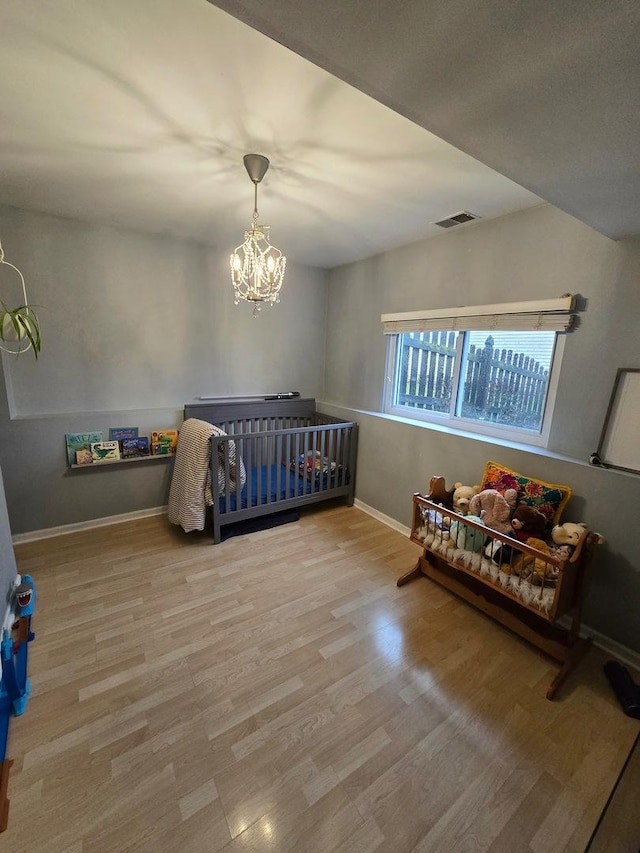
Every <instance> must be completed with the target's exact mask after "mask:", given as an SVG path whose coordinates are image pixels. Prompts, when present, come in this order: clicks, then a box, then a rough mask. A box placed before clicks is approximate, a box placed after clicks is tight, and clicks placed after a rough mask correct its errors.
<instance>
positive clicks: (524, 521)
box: [511, 503, 547, 542]
mask: <svg viewBox="0 0 640 853" xmlns="http://www.w3.org/2000/svg"><path fill="white" fill-rule="evenodd" d="M546 524H547V519H546V518H545V516H544V515H543V514H542V513H541V512H540V510H539V509H536V508H535V507H533V506H531V505H530V504H525V503H519V504H518V506H517V507H516V508H515V510H514V512H513V516H512V517H511V526H512V527H513V532H512V533H511V535H512V536H513V537H514V539H518V540H519V541H520V542H526V541H527V539H530V538H531V537H532V536H535V537H536V538H538V539H540V538H542V535H543V534H544V530H545V527H546Z"/></svg>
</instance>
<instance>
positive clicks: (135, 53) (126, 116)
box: [0, 0, 540, 267]
mask: <svg viewBox="0 0 640 853" xmlns="http://www.w3.org/2000/svg"><path fill="white" fill-rule="evenodd" d="M335 5H336V8H342V7H341V6H340V4H335ZM272 6H273V9H274V10H275V11H277V9H276V6H277V4H271V3H270V4H264V8H267V7H269V8H271V7H272ZM0 32H1V33H2V51H0V119H1V120H0V174H1V198H0V201H2V203H4V204H8V205H13V206H17V207H22V208H26V209H31V210H37V211H43V212H47V213H53V214H58V215H62V216H68V217H73V218H78V219H83V220H89V221H93V222H98V223H105V224H108V225H115V226H121V227H128V228H136V229H141V230H145V231H149V232H153V233H160V234H167V235H176V236H179V237H183V238H188V239H194V240H198V241H203V242H207V243H211V244H213V245H217V246H219V247H220V249H221V250H224V252H225V253H227V252H229V251H230V250H231V249H232V248H233V247H235V246H236V245H238V243H240V242H241V240H242V237H243V232H244V229H245V228H246V227H247V226H248V224H249V221H250V219H251V214H252V210H253V186H252V184H251V182H250V180H249V178H248V176H247V174H246V172H245V170H244V166H243V164H242V157H243V155H244V154H245V153H247V152H251V151H254V152H257V153H260V154H264V155H266V156H267V157H269V158H270V160H271V164H272V165H271V168H270V170H269V172H268V173H267V176H266V177H265V179H264V181H263V183H262V185H261V187H260V193H259V199H258V201H259V210H260V214H261V216H260V219H261V221H262V222H265V223H267V224H269V225H271V235H272V239H273V242H274V244H275V245H277V246H278V247H279V248H281V249H282V250H283V251H284V252H285V253H286V254H287V256H288V257H289V259H290V260H297V261H299V262H304V263H308V264H312V265H316V266H325V267H331V266H335V265H338V264H341V263H345V262H347V261H351V260H354V259H358V258H362V257H365V256H367V255H371V254H373V253H375V252H377V251H380V250H382V249H385V248H389V247H392V246H397V245H401V244H404V243H407V242H409V241H411V240H416V239H420V238H422V237H428V236H430V235H433V234H435V233H442V231H441V230H440V229H438V228H437V227H436V226H434V225H433V222H434V221H435V220H437V219H440V218H442V217H445V216H448V215H450V214H454V213H457V212H459V211H460V210H470V211H472V212H473V213H475V214H478V215H480V216H482V217H484V218H491V217H496V216H501V215H504V214H507V213H511V212H513V211H516V210H521V209H523V208H526V207H529V206H531V205H535V204H539V203H540V199H539V198H537V196H536V195H535V194H532V193H531V192H529V191H528V190H525V189H523V188H522V187H520V186H518V184H517V183H515V182H512V181H511V180H509V179H507V178H505V177H503V176H502V175H500V174H498V173H497V172H495V171H493V170H491V169H490V168H488V167H487V166H485V165H483V164H482V163H481V162H479V160H477V159H474V158H472V157H470V156H469V155H468V154H464V153H462V152H461V151H459V150H457V149H456V148H454V147H452V146H451V145H449V144H447V143H445V142H443V141H442V140H440V139H438V138H437V137H436V136H434V135H433V134H432V133H429V132H428V131H426V130H424V129H423V128H421V127H419V126H418V125H417V124H416V123H415V122H413V121H411V120H409V119H408V118H406V117H404V116H402V115H399V114H398V113H396V112H394V111H393V110H392V109H390V108H389V107H388V106H385V105H383V104H381V103H379V102H378V101H376V100H374V99H373V98H372V97H370V96H369V95H367V94H364V93H363V92H361V91H359V90H358V89H357V88H355V87H353V86H351V85H348V84H347V83H345V82H342V81H341V80H339V79H338V78H337V77H336V76H334V75H332V74H330V73H329V72H327V71H325V70H323V69H322V68H320V67H318V66H317V65H315V64H313V63H311V62H309V61H307V60H306V59H303V58H301V57H300V56H299V55H297V54H296V53H295V52H292V51H291V50H289V49H287V48H286V47H283V46H281V45H280V44H278V43H277V42H275V41H273V40H272V39H270V38H267V37H266V36H264V35H262V34H260V33H259V32H257V31H256V30H254V29H252V28H251V27H249V26H247V25H246V24H244V23H242V22H240V21H239V20H237V19H236V18H235V17H232V16H231V15H229V14H227V13H226V12H224V11H222V10H220V9H219V8H216V7H215V6H213V5H211V4H209V3H207V2H206V0H180V2H175V0H133V2H132V0H108V2H104V0H82V2H80V3H79V2H77V0H56V2H55V3H43V2H41V0H3V2H2V3H0ZM390 70H391V69H390ZM462 227H473V224H471V225H467V226H462ZM1 237H2V235H0V238H1Z"/></svg>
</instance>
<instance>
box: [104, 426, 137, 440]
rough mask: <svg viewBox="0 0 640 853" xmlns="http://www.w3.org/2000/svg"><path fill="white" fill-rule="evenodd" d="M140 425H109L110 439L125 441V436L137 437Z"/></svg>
mask: <svg viewBox="0 0 640 853" xmlns="http://www.w3.org/2000/svg"><path fill="white" fill-rule="evenodd" d="M137 437H138V427H109V440H110V441H123V440H124V439H125V438H137Z"/></svg>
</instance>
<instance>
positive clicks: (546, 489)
mask: <svg viewBox="0 0 640 853" xmlns="http://www.w3.org/2000/svg"><path fill="white" fill-rule="evenodd" d="M481 488H482V489H497V490H498V491H499V492H504V491H505V490H506V489H517V491H518V501H520V502H522V503H525V504H529V506H532V507H535V508H536V509H538V510H540V512H541V513H542V514H543V515H544V516H545V518H546V519H547V525H548V526H549V527H550V526H551V525H552V524H559V522H560V516H561V515H562V511H563V510H564V508H565V506H566V505H567V501H568V500H569V498H570V497H571V495H572V494H573V489H572V488H571V487H570V486H561V485H558V484H556V483H545V482H544V480H536V479H534V478H533V477H525V476H524V475H523V474H518V472H517V471H512V470H511V469H510V468H505V466H504V465H500V464H499V463H498V462H487V464H486V465H485V466H484V473H483V475H482V483H481Z"/></svg>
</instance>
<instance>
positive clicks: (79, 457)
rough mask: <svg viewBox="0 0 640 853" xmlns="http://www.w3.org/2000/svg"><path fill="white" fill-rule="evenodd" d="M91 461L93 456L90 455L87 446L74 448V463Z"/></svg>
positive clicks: (88, 463) (89, 462) (87, 463)
mask: <svg viewBox="0 0 640 853" xmlns="http://www.w3.org/2000/svg"><path fill="white" fill-rule="evenodd" d="M92 462H93V456H92V455H91V450H90V449H89V448H85V449H84V450H76V465H91V463H92Z"/></svg>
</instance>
